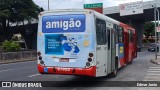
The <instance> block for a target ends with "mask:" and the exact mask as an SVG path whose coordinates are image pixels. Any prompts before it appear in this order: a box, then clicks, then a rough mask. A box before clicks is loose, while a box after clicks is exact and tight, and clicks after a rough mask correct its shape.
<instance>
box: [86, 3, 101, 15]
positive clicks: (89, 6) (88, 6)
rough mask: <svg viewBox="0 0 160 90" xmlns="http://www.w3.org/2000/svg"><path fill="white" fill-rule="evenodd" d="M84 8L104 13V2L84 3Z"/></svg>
mask: <svg viewBox="0 0 160 90" xmlns="http://www.w3.org/2000/svg"><path fill="white" fill-rule="evenodd" d="M84 9H91V10H95V11H97V12H99V13H103V3H93V4H84Z"/></svg>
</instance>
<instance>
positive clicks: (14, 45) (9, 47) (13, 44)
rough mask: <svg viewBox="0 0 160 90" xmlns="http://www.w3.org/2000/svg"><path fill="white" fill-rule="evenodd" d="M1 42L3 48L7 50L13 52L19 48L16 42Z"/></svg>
mask: <svg viewBox="0 0 160 90" xmlns="http://www.w3.org/2000/svg"><path fill="white" fill-rule="evenodd" d="M2 44H3V45H2V47H3V49H4V50H5V51H7V52H15V51H19V50H20V45H19V43H17V42H13V41H8V40H5V41H4V42H3V43H2Z"/></svg>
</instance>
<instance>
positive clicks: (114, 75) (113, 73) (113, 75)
mask: <svg viewBox="0 0 160 90" xmlns="http://www.w3.org/2000/svg"><path fill="white" fill-rule="evenodd" d="M117 72H118V57H116V59H115V70H114V71H113V72H112V73H111V76H112V78H114V77H116V76H117Z"/></svg>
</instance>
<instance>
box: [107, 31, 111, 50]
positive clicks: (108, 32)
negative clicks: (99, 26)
mask: <svg viewBox="0 0 160 90" xmlns="http://www.w3.org/2000/svg"><path fill="white" fill-rule="evenodd" d="M107 34H108V50H110V36H111V34H110V30H107Z"/></svg>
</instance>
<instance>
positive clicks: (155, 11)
mask: <svg viewBox="0 0 160 90" xmlns="http://www.w3.org/2000/svg"><path fill="white" fill-rule="evenodd" d="M157 13H158V26H159V10H158V9H157V6H156V1H155V0H154V24H155V59H157V24H156V21H157Z"/></svg>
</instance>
